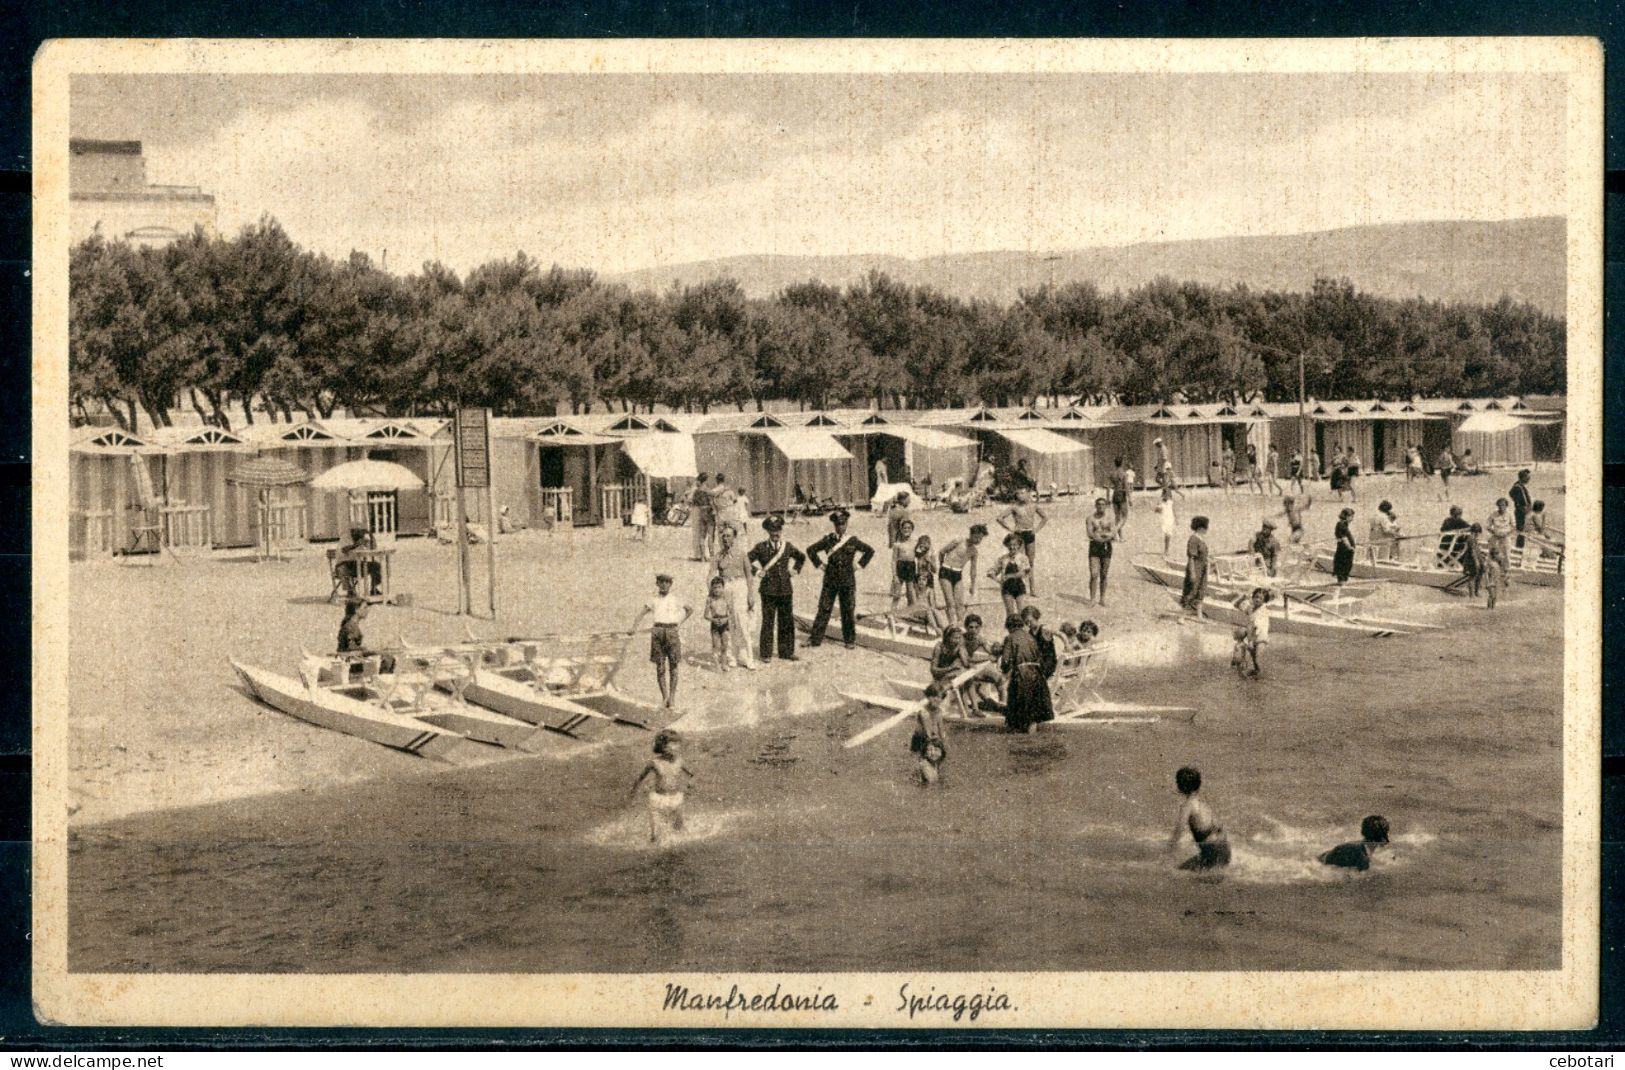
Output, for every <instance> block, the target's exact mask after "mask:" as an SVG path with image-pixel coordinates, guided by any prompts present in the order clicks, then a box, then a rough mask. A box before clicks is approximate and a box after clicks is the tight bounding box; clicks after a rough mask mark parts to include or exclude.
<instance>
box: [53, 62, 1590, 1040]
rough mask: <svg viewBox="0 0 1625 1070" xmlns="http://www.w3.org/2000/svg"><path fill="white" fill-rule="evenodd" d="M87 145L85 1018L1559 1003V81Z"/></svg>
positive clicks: (546, 103)
mask: <svg viewBox="0 0 1625 1070" xmlns="http://www.w3.org/2000/svg"><path fill="white" fill-rule="evenodd" d="M67 86H68V92H67V97H66V107H67V112H66V123H65V126H64V127H63V130H64V131H65V133H66V138H65V143H64V144H62V145H60V146H59V149H60V150H61V151H62V152H63V153H64V156H63V159H64V160H65V167H66V170H65V180H66V190H65V204H66V216H65V220H64V223H63V225H62V226H60V227H58V228H57V230H56V231H55V232H54V233H56V234H58V235H65V236H66V239H67V242H66V248H65V250H63V251H62V252H60V253H59V255H62V256H65V258H66V264H67V271H66V275H65V282H64V285H65V288H66V289H65V301H64V302H63V305H64V307H65V308H66V321H65V323H63V324H61V325H60V329H61V331H62V332H63V333H64V336H65V339H66V344H65V352H66V361H67V367H66V373H65V382H66V399H65V400H66V406H65V413H64V412H63V411H62V410H61V409H60V408H59V409H56V410H55V411H54V415H53V419H54V420H56V421H57V423H61V422H62V421H63V419H65V421H66V425H67V438H66V442H67V450H66V458H65V462H64V463H63V464H62V465H61V470H60V479H61V483H60V485H59V487H58V491H59V493H60V495H61V496H62V498H63V499H65V501H66V503H67V516H66V529H65V530H66V537H67V541H66V545H65V547H63V548H62V551H61V552H62V554H63V555H64V556H65V558H66V564H65V565H64V566H63V572H62V577H63V580H64V585H63V586H61V587H60V588H59V593H60V600H61V602H62V604H63V605H65V616H64V617H63V618H62V620H63V626H64V629H65V630H64V631H63V632H62V634H61V636H60V637H59V642H60V644H61V645H60V647H59V651H60V659H61V661H60V662H59V664H60V665H61V671H62V673H63V674H64V676H65V687H66V692H65V694H66V707H65V709H64V710H62V711H60V716H61V720H60V721H57V722H54V723H56V724H58V725H59V726H61V731H62V732H63V734H64V736H65V740H66V746H65V750H64V751H63V752H62V754H61V757H60V762H61V765H60V769H61V781H60V784H61V788H62V790H61V793H60V799H59V800H58V803H57V804H56V805H55V806H54V807H53V813H54V814H55V816H54V818H53V820H58V821H64V822H65V824H64V825H63V828H64V829H65V840H64V843H65V848H66V863H65V870H64V871H63V873H62V880H63V882H64V883H63V888H64V891H65V907H64V910H63V915H62V917H63V924H64V925H65V934H64V935H63V936H62V939H63V941H64V947H65V968H66V972H67V974H68V975H70V976H71V975H74V974H84V975H137V976H138V977H139V976H150V977H159V976H171V975H188V976H192V977H194V978H196V979H198V980H201V981H204V982H207V980H208V978H209V977H212V976H220V977H222V978H225V977H227V976H228V975H244V974H253V975H263V976H269V977H273V978H275V977H281V976H288V977H295V978H297V977H300V976H306V975H356V976H358V977H360V976H362V975H425V974H437V975H485V974H501V975H559V976H564V975H625V976H628V977H631V976H651V975H652V976H654V977H656V978H662V979H664V978H667V977H677V976H683V977H693V976H697V975H705V976H707V977H709V978H710V980H709V981H708V982H704V983H702V982H698V981H684V982H683V983H682V984H681V985H673V984H659V985H656V986H655V987H656V988H657V989H658V992H659V995H658V996H657V997H654V1003H655V1006H656V1009H661V1008H663V1009H664V1010H666V1011H678V1012H680V1011H682V1010H685V1009H687V1008H689V1007H691V1006H692V1007H694V1008H697V1009H701V1010H714V1009H717V1008H719V1007H724V1006H725V1005H727V1006H728V1007H731V1006H732V1005H731V1004H728V1003H727V1001H728V1000H731V999H733V998H736V997H737V998H739V999H741V1000H746V999H747V998H748V996H749V995H750V993H749V992H748V991H747V992H745V993H744V995H740V993H741V986H740V985H738V984H733V978H734V977H735V976H745V975H772V976H774V977H775V978H778V979H779V981H778V982H777V983H779V984H780V986H781V991H780V994H779V995H778V996H776V997H775V998H776V999H777V1000H783V1001H786V1004H787V1005H790V1004H791V1003H792V1002H793V1001H797V1000H799V1001H801V1002H797V1003H794V1004H793V1009H797V1010H805V1011H808V1012H811V1011H815V1010H818V1009H821V1008H820V1007H819V1001H821V1000H826V999H829V1000H833V999H834V998H835V996H834V995H830V994H828V993H833V992H835V991H836V988H835V987H834V986H833V985H827V986H824V987H822V988H821V987H820V985H819V984H814V983H812V981H811V980H808V981H806V983H804V984H800V985H799V986H798V985H797V983H796V981H795V978H796V977H798V976H803V977H806V978H812V977H825V976H829V975H841V974H900V973H903V974H910V975H913V976H915V977H917V978H922V979H923V978H927V977H928V976H929V975H935V974H953V975H960V976H962V977H968V978H984V979H983V980H980V981H970V982H965V983H963V984H959V983H956V984H955V985H948V984H941V985H938V986H936V987H935V988H933V987H932V985H931V984H930V983H927V982H926V981H925V980H916V981H914V982H912V987H908V986H906V985H905V988H906V989H907V990H906V991H905V992H903V993H902V994H901V995H893V994H892V993H894V992H896V991H897V985H896V984H890V985H882V986H881V991H880V994H879V996H877V997H876V998H877V999H878V1000H880V1001H882V1002H884V1003H886V1004H887V1009H890V1005H891V1004H899V1005H900V1007H902V1008H904V1009H905V1010H903V1011H900V1012H899V1013H900V1014H901V1015H902V1018H903V1020H901V1021H899V1022H898V1023H897V1024H900V1025H921V1024H926V1025H953V1024H961V1025H964V1024H970V1023H969V1022H966V1021H960V1020H959V1016H958V1015H950V1014H947V1013H946V1011H947V1010H948V1009H949V1008H950V1007H951V1006H952V1003H953V999H954V998H957V996H956V995H955V994H956V993H962V992H971V991H974V992H976V993H979V995H978V996H977V998H978V999H979V1000H980V1001H981V1002H980V1003H978V1004H977V1006H978V1007H979V1008H988V1009H989V1013H988V1015H987V1016H986V1017H983V1018H982V1019H981V1020H980V1021H979V1022H978V1023H977V1024H978V1025H988V1024H989V1023H990V1021H991V1020H993V1018H994V1015H993V1014H992V1009H994V1008H997V1007H998V1005H999V1001H1000V1000H1001V999H1004V1001H1005V1005H1006V1006H1007V1007H1010V1006H1013V1004H1014V1003H1016V1002H1022V1001H1025V999H1026V998H1027V997H1025V996H1023V997H1021V998H1020V999H1017V997H1016V996H1014V995H1013V994H1010V990H1008V989H1005V990H1001V989H1000V986H999V984H998V983H995V982H994V981H991V980H986V978H989V977H993V976H994V975H1000V976H1002V975H1018V974H1047V973H1055V974H1088V973H1145V974H1151V973H1163V972H1167V973H1194V974H1220V973H1230V972H1242V971H1264V972H1281V973H1297V972H1313V971H1376V972H1385V973H1388V972H1397V973H1412V972H1421V971H1431V972H1451V971H1459V972H1469V971H1470V972H1483V971H1509V974H1508V976H1514V975H1515V976H1524V975H1534V974H1541V973H1552V972H1553V971H1559V970H1563V969H1565V968H1566V966H1567V965H1571V964H1572V960H1571V959H1569V958H1566V957H1565V955H1566V952H1565V932H1566V931H1567V930H1566V928H1565V917H1566V909H1572V907H1573V901H1572V898H1571V899H1570V900H1568V901H1567V902H1566V901H1565V887H1566V885H1565V880H1566V873H1567V872H1568V871H1567V869H1566V863H1565V843H1566V839H1565V812H1566V803H1565V776H1566V769H1567V766H1566V754H1567V753H1570V752H1569V751H1567V750H1566V747H1567V746H1572V745H1573V744H1574V742H1575V740H1574V737H1573V736H1572V735H1566V728H1565V724H1566V722H1565V688H1566V680H1567V679H1568V677H1566V675H1565V673H1566V666H1567V668H1568V670H1570V671H1572V670H1573V668H1574V663H1573V662H1572V660H1571V659H1573V658H1574V657H1575V656H1576V653H1577V648H1576V645H1575V641H1574V635H1575V632H1574V631H1573V628H1574V620H1573V617H1572V616H1570V615H1566V599H1572V598H1573V594H1572V592H1573V590H1574V585H1573V583H1572V582H1571V581H1573V580H1574V579H1575V576H1574V574H1573V569H1574V566H1573V563H1572V561H1571V558H1570V552H1569V549H1568V547H1569V535H1570V534H1574V535H1575V536H1576V538H1577V539H1579V538H1581V537H1590V536H1582V535H1581V534H1580V532H1581V531H1587V532H1589V531H1590V527H1589V525H1590V523H1591V521H1589V520H1587V519H1585V518H1588V517H1590V516H1591V515H1592V514H1591V513H1590V512H1587V511H1585V509H1583V508H1582V507H1581V506H1579V505H1576V504H1575V501H1576V499H1575V497H1574V496H1573V494H1571V492H1576V493H1578V494H1579V495H1580V497H1581V498H1585V496H1586V495H1590V494H1592V492H1593V491H1594V490H1595V488H1594V487H1588V486H1586V485H1581V484H1576V483H1575V480H1576V479H1577V478H1579V477H1578V476H1577V475H1576V469H1575V467H1574V465H1573V458H1572V456H1571V454H1572V453H1573V451H1574V449H1575V446H1574V443H1575V441H1576V438H1575V428H1574V426H1572V425H1573V423H1574V421H1575V420H1576V419H1577V418H1578V416H1576V415H1573V414H1571V405H1570V400H1571V394H1572V393H1573V391H1572V390H1571V382H1572V379H1573V376H1574V375H1576V374H1579V373H1578V371H1577V370H1576V367H1575V364H1574V363H1573V360H1572V359H1571V348H1572V347H1573V345H1574V341H1573V339H1574V337H1575V332H1576V330H1578V329H1579V328H1578V327H1577V326H1576V324H1575V323H1573V322H1571V320H1572V318H1573V316H1574V315H1575V313H1574V308H1575V305H1574V303H1573V301H1572V295H1573V285H1574V283H1573V279H1572V278H1571V275H1572V268H1571V265H1572V264H1573V263H1574V254H1573V249H1574V247H1575V246H1574V243H1575V240H1576V232H1575V230H1574V227H1575V223H1574V221H1573V219H1572V218H1571V205H1572V204H1573V203H1574V187H1573V185H1572V183H1573V181H1574V179H1573V174H1572V169H1571V167H1570V163H1569V161H1570V159H1571V155H1572V152H1571V145H1570V142H1569V138H1570V127H1569V111H1568V109H1569V108H1570V107H1571V100H1572V96H1573V87H1572V85H1571V84H1570V78H1569V76H1568V75H1566V74H1565V73H1563V72H1562V71H1561V70H1543V69H1534V68H1531V69H1526V70H1496V69H1489V70H1481V69H1476V68H1474V67H1472V66H1471V65H1464V66H1463V68H1462V69H1459V70H1453V69H1450V68H1448V67H1447V66H1440V67H1439V68H1438V69H1431V70H1397V71H1396V70H1386V69H1383V70H1372V71H1354V70H1326V71H1314V70H1292V71H1272V70H1234V71H1230V70H1223V71H1218V70H1216V71H1204V70H1191V71H1179V70H1140V69H1124V70H1045V69H1027V70H1023V69H1013V70H999V71H982V70H958V69H952V68H951V67H950V68H948V69H944V70H925V69H920V67H919V65H918V64H915V65H908V66H904V67H900V68H899V69H897V70H886V69H864V70H827V71H816V70H806V71H803V70H793V69H764V70H760V71H751V70H740V71H701V72H684V71H667V70H653V69H651V70H636V69H630V68H623V67H621V66H615V67H614V68H613V69H609V70H585V69H582V70H569V71H557V72H551V71H540V72H539V71H537V70H533V69H515V70H512V71H487V72H472V71H465V72H461V73H444V72H434V71H426V70H417V69H403V70H401V71H400V72H398V73H389V72H385V73H379V72H376V71H369V72H366V73H361V72H355V71H342V70H341V71H336V72H329V71H324V70H322V69H321V68H320V66H319V65H307V66H304V67H300V68H296V69H290V70H289V71H287V72H283V71H242V70H229V69H224V68H222V69H219V70H192V71H181V72H179V73H176V72H173V71H145V70H137V71H135V72H133V73H121V72H120V70H119V68H117V67H116V66H110V67H106V68H95V69H90V68H89V66H88V65H87V67H86V69H77V70H75V71H74V72H73V73H72V75H71V77H70V78H68V79H67ZM1591 330H1592V326H1591V324H1590V323H1589V321H1588V322H1587V323H1586V324H1585V325H1584V331H1585V332H1587V333H1586V337H1587V338H1589V337H1590V334H1589V332H1590V331H1591ZM1588 344H1590V343H1589V342H1588ZM1587 389H1593V388H1587ZM1588 396H1594V395H1588ZM1581 415H1585V416H1587V417H1589V412H1587V413H1583V414H1581ZM36 418H37V419H38V418H40V417H39V416H38V414H37V415H36ZM53 426H54V425H53ZM1587 471H1590V469H1587ZM1587 478H1594V476H1588V477H1587ZM1586 501H1588V502H1589V499H1588V498H1587V499H1586ZM1571 517H1573V518H1574V519H1573V523H1574V524H1576V525H1578V526H1577V527H1576V528H1575V529H1574V530H1573V531H1571V529H1570V518H1571ZM1591 535H1594V532H1591ZM1593 580H1594V578H1593ZM1582 582H1587V581H1583V580H1582ZM1588 597H1589V596H1588ZM1587 604H1588V605H1589V604H1590V603H1589V602H1588V603H1587ZM1578 652H1579V653H1586V654H1587V656H1594V653H1595V652H1594V650H1592V651H1590V652H1589V653H1587V652H1586V651H1585V650H1584V648H1580V649H1579V651H1578ZM1570 716H1572V713H1571V714H1570ZM1572 731H1573V729H1572V728H1569V729H1568V732H1570V733H1572ZM1569 802H1570V803H1572V799H1570V800H1569ZM58 810H60V813H58V812H57V811H58ZM1569 831H1570V832H1572V831H1573V827H1572V826H1571V827H1570V829H1569ZM1513 972H1515V973H1513ZM719 978H720V980H718V979H719ZM774 983H775V982H769V983H767V984H766V985H763V986H760V987H761V990H762V991H764V992H768V991H773V990H774ZM730 984H733V995H732V996H730V995H729V993H730ZM792 989H794V995H791V993H790V990H792ZM198 991H206V989H199V990H198ZM1001 992H1002V993H1003V994H1001ZM911 993H912V996H911ZM846 998H847V997H846V996H845V994H844V990H843V994H842V995H841V999H842V1001H843V1005H844V1001H845V1000H846ZM911 998H914V999H916V1000H918V1002H917V1004H916V1005H914V1007H913V1009H912V1010H907V1009H906V1008H908V1007H909V1006H910V1004H909V1001H910V999H911ZM662 999H663V1000H664V1003H663V1004H661V1003H660V1000H662ZM719 999H720V1000H722V1001H723V1002H717V1001H718V1000H719ZM674 1000H675V1005H674V1003H673V1001H674ZM707 1001H709V1002H707ZM961 1004H962V1005H961V1010H962V1009H963V1000H961ZM741 1006H744V1004H743V1003H742V1004H741ZM934 1012H944V1013H941V1014H938V1015H937V1016H936V1017H932V1014H933V1013H934ZM537 1013H538V1014H541V1013H543V1012H542V1011H540V1010H538V1012H537ZM740 1013H746V1014H748V1011H741V1012H740ZM731 1023H732V1024H735V1025H751V1024H756V1023H755V1022H754V1021H753V1020H750V1019H748V1018H746V1019H745V1020H741V1019H740V1017H739V1016H738V1015H735V1017H734V1018H732V1019H731ZM605 1024H613V1023H611V1022H606V1023H605ZM764 1024H771V1023H764ZM993 1024H998V1023H997V1022H996V1021H993Z"/></svg>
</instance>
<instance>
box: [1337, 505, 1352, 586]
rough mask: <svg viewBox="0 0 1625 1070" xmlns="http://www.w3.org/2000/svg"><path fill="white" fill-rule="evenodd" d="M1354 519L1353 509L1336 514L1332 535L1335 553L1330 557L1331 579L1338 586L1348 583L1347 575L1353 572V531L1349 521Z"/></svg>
mask: <svg viewBox="0 0 1625 1070" xmlns="http://www.w3.org/2000/svg"><path fill="white" fill-rule="evenodd" d="M1353 519H1354V510H1353V509H1344V510H1343V511H1342V512H1340V513H1338V514H1337V528H1336V529H1335V530H1334V532H1333V535H1334V536H1335V537H1336V539H1337V552H1336V554H1334V555H1333V557H1332V577H1333V578H1334V579H1336V580H1337V583H1338V585H1339V586H1341V585H1343V584H1345V583H1347V582H1348V581H1349V573H1351V572H1353V571H1354V531H1353V528H1352V525H1351V524H1350V523H1349V521H1351V520H1353Z"/></svg>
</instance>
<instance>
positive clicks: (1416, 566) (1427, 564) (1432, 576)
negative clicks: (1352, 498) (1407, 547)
mask: <svg viewBox="0 0 1625 1070" xmlns="http://www.w3.org/2000/svg"><path fill="white" fill-rule="evenodd" d="M1315 567H1316V568H1317V569H1319V570H1320V571H1322V572H1331V571H1332V555H1331V554H1329V553H1319V554H1316V555H1315ZM1349 575H1350V576H1353V577H1355V578H1356V579H1362V580H1387V581H1388V582H1389V583H1409V584H1412V585H1413V586H1418V587H1434V588H1437V589H1439V590H1441V591H1447V592H1449V593H1451V594H1461V593H1462V592H1463V591H1464V590H1465V589H1466V585H1467V577H1466V575H1465V574H1463V573H1462V571H1461V569H1459V568H1440V567H1439V566H1438V565H1436V564H1434V563H1432V562H1431V561H1399V560H1393V559H1390V560H1386V561H1375V562H1373V561H1371V560H1370V559H1369V558H1366V559H1361V558H1359V557H1358V556H1356V558H1355V561H1354V566H1353V567H1352V568H1351V569H1350V570H1349Z"/></svg>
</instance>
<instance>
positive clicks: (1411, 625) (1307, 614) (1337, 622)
mask: <svg viewBox="0 0 1625 1070" xmlns="http://www.w3.org/2000/svg"><path fill="white" fill-rule="evenodd" d="M1239 602H1240V599H1239V598H1238V599H1237V600H1236V601H1228V600H1226V599H1224V598H1213V597H1209V598H1204V599H1202V619H1203V620H1204V621H1206V622H1209V623H1215V624H1225V625H1229V626H1232V627H1237V628H1245V627H1247V625H1248V623H1249V619H1248V618H1249V616H1250V610H1249V609H1248V608H1246V607H1244V606H1242V605H1240V604H1238V603H1239ZM1269 614H1270V632H1271V633H1272V634H1278V635H1304V636H1311V637H1314V638H1320V639H1386V638H1388V637H1390V636H1394V635H1409V634H1410V633H1411V632H1417V631H1437V630H1438V629H1439V625H1437V624H1423V623H1421V622H1420V621H1408V620H1390V619H1387V618H1384V617H1371V616H1364V615H1356V614H1354V613H1348V612H1343V611H1341V610H1339V609H1337V608H1335V607H1334V606H1333V605H1332V604H1330V603H1327V602H1321V603H1319V604H1310V603H1308V602H1302V601H1299V600H1298V599H1297V598H1294V597H1293V596H1291V595H1283V596H1281V597H1279V598H1278V599H1277V600H1275V601H1274V602H1272V603H1271V604H1270V608H1269ZM1164 616H1168V617H1174V618H1176V619H1183V620H1193V619H1195V618H1193V617H1190V616H1189V615H1187V614H1184V613H1175V612H1173V611H1169V612H1168V613H1165V614H1164Z"/></svg>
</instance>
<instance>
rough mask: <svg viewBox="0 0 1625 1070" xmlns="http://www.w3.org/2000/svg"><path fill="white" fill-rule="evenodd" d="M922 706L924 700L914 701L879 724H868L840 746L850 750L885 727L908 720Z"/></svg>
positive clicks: (883, 730) (867, 740) (865, 741)
mask: <svg viewBox="0 0 1625 1070" xmlns="http://www.w3.org/2000/svg"><path fill="white" fill-rule="evenodd" d="M924 708H925V703H924V702H916V703H915V704H914V705H912V706H910V707H909V708H908V709H906V710H902V711H901V712H898V713H894V714H892V715H891V716H890V717H888V718H886V719H885V720H884V721H881V722H880V723H879V724H873V725H870V726H869V727H868V728H865V729H864V730H863V731H862V732H859V733H858V734H857V735H855V736H853V737H852V738H851V739H849V740H847V741H846V742H845V743H842V744H841V746H842V747H844V748H846V749H848V750H850V749H851V748H853V747H857V746H860V745H862V744H864V743H867V742H869V741H870V740H871V739H874V738H875V737H876V736H878V735H880V734H881V733H882V732H885V731H886V730H887V729H890V728H895V727H896V726H897V725H900V724H902V723H903V722H904V721H906V720H908V719H909V718H910V717H913V716H914V715H915V714H916V713H918V712H919V711H920V710H922V709H924Z"/></svg>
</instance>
